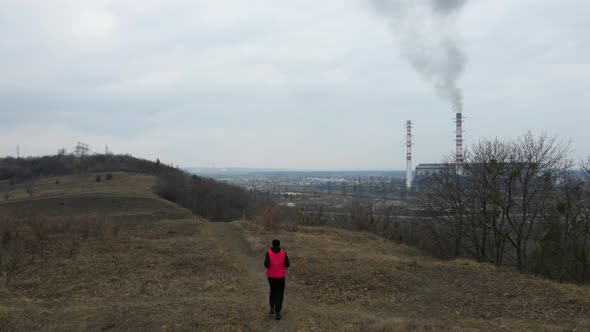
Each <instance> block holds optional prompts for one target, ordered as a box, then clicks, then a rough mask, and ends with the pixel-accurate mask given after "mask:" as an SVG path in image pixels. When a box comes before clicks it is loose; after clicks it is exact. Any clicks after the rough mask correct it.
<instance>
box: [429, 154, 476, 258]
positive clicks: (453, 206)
mask: <svg viewBox="0 0 590 332" xmlns="http://www.w3.org/2000/svg"><path fill="white" fill-rule="evenodd" d="M466 198H467V195H466V192H465V186H464V185H463V182H462V177H461V176H460V175H459V174H458V172H457V167H456V166H455V164H453V163H448V164H447V167H445V168H444V169H443V170H441V172H440V173H439V174H438V175H437V176H434V177H431V178H429V179H428V180H427V183H425V184H424V185H423V186H422V187H421V189H420V190H419V192H418V195H417V199H418V201H419V202H420V203H421V205H422V207H423V208H425V210H426V212H427V214H428V216H429V217H430V220H431V227H432V231H433V234H434V236H435V239H436V241H437V244H438V246H439V248H440V253H441V256H442V257H457V256H460V255H461V254H462V248H463V245H464V235H465V228H466V227H465V226H466V213H467V207H468V205H467V201H466ZM449 246H450V248H449ZM449 251H450V252H449Z"/></svg>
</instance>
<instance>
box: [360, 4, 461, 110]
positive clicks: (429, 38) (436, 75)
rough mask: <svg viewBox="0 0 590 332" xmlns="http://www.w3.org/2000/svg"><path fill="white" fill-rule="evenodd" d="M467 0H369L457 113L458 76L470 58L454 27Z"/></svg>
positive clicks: (414, 64) (409, 57)
mask: <svg viewBox="0 0 590 332" xmlns="http://www.w3.org/2000/svg"><path fill="white" fill-rule="evenodd" d="M466 1H467V0H370V2H371V4H372V5H373V7H374V8H375V10H376V11H377V12H378V13H380V14H382V15H384V16H385V17H387V18H388V19H389V21H390V23H391V27H392V29H393V32H394V34H395V36H396V39H397V40H398V41H399V46H400V48H401V52H402V54H403V56H404V57H405V58H407V60H408V61H409V62H410V64H411V65H412V67H414V68H415V69H416V70H417V71H418V72H419V73H420V74H421V75H422V77H424V78H425V79H426V80H427V81H428V82H430V83H431V84H432V85H434V87H435V88H436V90H437V92H438V93H439V94H440V95H441V96H442V97H443V98H445V99H447V100H448V101H449V102H451V104H452V107H453V110H454V111H455V112H456V113H461V112H462V111H463V96H462V93H461V89H460V88H459V87H458V86H457V80H458V78H459V76H461V73H462V72H463V69H464V68H465V63H466V62H467V57H466V56H465V53H464V52H463V50H462V49H461V47H460V46H459V42H458V38H457V36H456V33H455V31H454V21H455V17H456V14H457V13H458V12H459V11H460V10H461V8H463V6H464V5H465V3H466Z"/></svg>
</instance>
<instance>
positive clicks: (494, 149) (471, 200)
mask: <svg viewBox="0 0 590 332" xmlns="http://www.w3.org/2000/svg"><path fill="white" fill-rule="evenodd" d="M589 166H590V160H589V161H586V162H582V164H581V165H580V164H577V163H575V162H574V161H572V159H571V157H570V149H569V145H568V144H566V143H564V142H563V141H560V140H558V139H557V138H556V137H551V136H548V135H546V134H543V135H540V136H534V135H533V134H531V133H527V134H525V135H523V136H521V137H519V138H517V139H513V140H506V141H502V140H499V139H494V140H488V139H484V140H481V141H480V142H478V143H477V144H475V145H474V146H473V147H472V148H471V149H470V150H469V151H467V153H466V154H465V164H464V165H463V166H457V165H455V164H454V163H452V162H449V163H448V164H447V167H445V168H444V169H442V170H441V172H440V173H439V174H438V175H437V176H433V177H429V178H427V179H424V181H422V183H420V185H419V187H418V188H417V197H416V198H417V202H418V203H419V206H420V207H421V209H422V211H423V212H424V213H425V216H426V219H425V220H426V222H427V224H428V230H429V232H431V234H430V236H432V239H433V240H434V246H432V247H431V250H433V251H434V252H433V254H436V255H439V256H440V257H443V258H453V257H470V258H473V259H476V260H477V261H480V262H490V263H494V264H497V265H506V264H508V265H513V266H515V267H516V268H517V269H518V270H519V271H521V272H532V273H537V274H542V275H544V276H546V277H549V278H552V279H556V280H559V281H574V282H580V283H584V282H588V281H589V280H590V181H589V180H590V167H589Z"/></svg>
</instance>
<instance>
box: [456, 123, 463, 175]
mask: <svg viewBox="0 0 590 332" xmlns="http://www.w3.org/2000/svg"><path fill="white" fill-rule="evenodd" d="M455 124H456V128H457V129H456V133H455V134H456V140H455V142H456V148H457V152H456V154H455V164H456V166H457V174H461V173H462V172H463V115H462V114H461V113H457V118H456V119H455Z"/></svg>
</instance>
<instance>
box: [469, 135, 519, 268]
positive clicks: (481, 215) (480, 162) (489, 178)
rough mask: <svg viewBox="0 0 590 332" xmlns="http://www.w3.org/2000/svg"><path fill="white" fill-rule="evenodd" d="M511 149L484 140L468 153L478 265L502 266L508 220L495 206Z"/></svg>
mask: <svg viewBox="0 0 590 332" xmlns="http://www.w3.org/2000/svg"><path fill="white" fill-rule="evenodd" d="M509 150H510V149H509V145H508V144H506V143H504V142H501V141H499V140H498V139H495V140H493V141H492V140H481V141H480V142H479V143H477V144H476V145H474V146H473V148H472V149H471V150H470V151H468V152H467V153H466V161H467V164H466V171H467V173H468V176H469V186H468V191H469V192H468V196H469V226H470V227H469V229H470V232H469V237H470V239H471V243H472V245H473V251H474V256H475V258H476V259H477V260H478V261H490V262H493V263H495V264H497V265H500V264H502V260H503V258H504V249H505V245H506V234H507V233H508V232H507V230H506V218H505V216H504V214H503V213H502V211H501V209H500V207H499V206H498V205H497V204H496V202H495V201H496V200H497V196H498V195H499V194H500V190H501V184H502V178H503V175H504V173H505V170H506V164H507V160H508V156H509Z"/></svg>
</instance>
